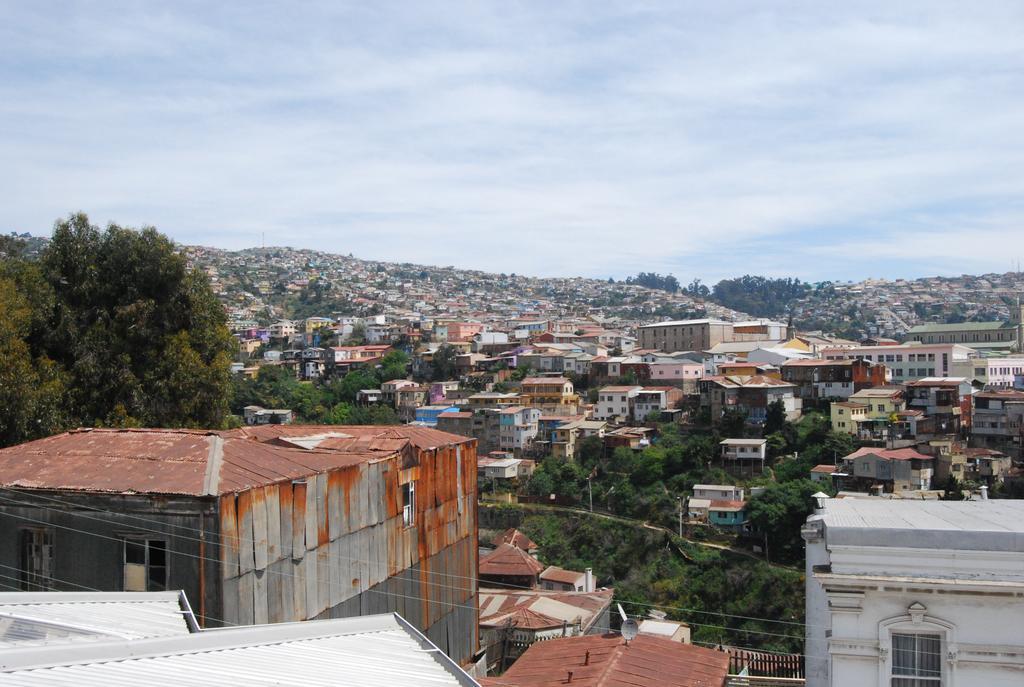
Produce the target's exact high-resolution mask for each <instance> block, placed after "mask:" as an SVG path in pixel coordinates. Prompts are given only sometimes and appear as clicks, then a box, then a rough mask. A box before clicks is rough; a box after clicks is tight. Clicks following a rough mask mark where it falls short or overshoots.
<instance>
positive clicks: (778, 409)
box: [763, 398, 786, 437]
mask: <svg viewBox="0 0 1024 687" xmlns="http://www.w3.org/2000/svg"><path fill="white" fill-rule="evenodd" d="M785 426H786V404H785V403H783V402H782V399H781V398H780V399H776V400H774V401H772V402H771V403H769V404H768V407H767V408H766V409H765V418H764V427H763V430H764V436H766V437H767V436H768V435H769V434H775V433H776V432H781V431H782V429H783V428H784V427H785Z"/></svg>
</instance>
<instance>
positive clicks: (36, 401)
mask: <svg viewBox="0 0 1024 687" xmlns="http://www.w3.org/2000/svg"><path fill="white" fill-rule="evenodd" d="M31 321H32V310H31V307H30V305H29V303H28V302H27V300H26V299H25V297H24V296H23V295H21V294H20V293H19V292H18V287H17V285H16V284H15V282H14V281H13V280H11V279H7V278H3V277H0V360H2V361H3V364H0V408H3V409H4V410H3V412H2V413H0V446H8V445H11V444H17V443H19V442H22V441H27V440H29V439H36V438H39V437H43V436H46V435H48V434H53V433H54V432H56V431H58V430H59V429H60V428H61V427H62V426H63V425H64V423H65V415H64V407H65V406H64V403H63V398H64V394H65V388H64V384H65V382H64V376H63V374H62V373H61V370H60V369H59V368H58V367H57V365H56V364H55V363H54V362H53V361H52V360H50V359H49V358H46V357H40V358H34V357H33V356H32V351H31V350H30V348H29V345H28V343H27V342H26V338H27V336H28V333H29V329H30V326H31Z"/></svg>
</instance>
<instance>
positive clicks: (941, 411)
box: [905, 377, 974, 434]
mask: <svg viewBox="0 0 1024 687" xmlns="http://www.w3.org/2000/svg"><path fill="white" fill-rule="evenodd" d="M973 393H974V389H973V387H972V386H971V383H970V382H968V381H967V380H966V379H964V378H963V377H926V378H924V379H918V380H916V381H913V382H907V384H906V394H905V397H906V400H907V408H908V409H910V410H920V411H922V412H923V413H924V414H925V415H926V416H928V417H929V418H931V420H932V421H933V422H934V423H935V430H934V431H935V432H936V433H938V434H954V433H956V432H958V431H960V428H961V427H963V428H964V429H970V427H971V408H972V405H973V403H972V397H973Z"/></svg>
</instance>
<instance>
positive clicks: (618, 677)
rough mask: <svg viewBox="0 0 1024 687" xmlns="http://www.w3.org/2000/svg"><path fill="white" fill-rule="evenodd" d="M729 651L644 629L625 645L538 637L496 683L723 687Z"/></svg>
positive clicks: (612, 638)
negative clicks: (656, 633) (570, 678)
mask: <svg viewBox="0 0 1024 687" xmlns="http://www.w3.org/2000/svg"><path fill="white" fill-rule="evenodd" d="M728 669H729V655H728V654H726V653H725V652H723V651H717V650H714V649H705V648H703V647H699V646H694V645H692V644H681V643H679V642H674V641H672V640H670V639H665V638H662V637H653V636H650V635H640V636H638V637H637V638H636V639H634V640H633V641H631V642H630V643H629V646H626V643H625V642H624V641H623V639H622V637H621V636H620V635H586V636H583V637H567V638H561V639H551V640H548V641H546V642H535V643H534V644H532V645H531V646H530V648H529V649H527V650H526V652H525V653H524V654H523V655H522V656H521V657H520V658H519V660H517V661H516V662H515V663H513V664H512V667H511V668H509V669H508V670H507V671H506V672H505V674H504V675H502V676H501V677H500V678H485V679H483V680H482V682H481V684H483V685H489V686H491V687H548V686H549V685H550V686H552V687H554V685H564V684H565V682H566V679H567V676H568V674H569V672H570V671H571V672H572V674H573V677H572V683H573V684H574V685H579V687H627V686H629V687H638V686H640V685H651V686H652V687H653V685H658V686H659V687H698V686H700V687H712V686H714V687H720V686H721V685H724V684H725V679H726V676H727V674H728Z"/></svg>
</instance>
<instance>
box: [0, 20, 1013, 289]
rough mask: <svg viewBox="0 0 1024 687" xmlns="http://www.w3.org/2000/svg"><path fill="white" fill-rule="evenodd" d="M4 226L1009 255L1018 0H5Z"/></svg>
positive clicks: (897, 262)
mask: <svg viewBox="0 0 1024 687" xmlns="http://www.w3.org/2000/svg"><path fill="white" fill-rule="evenodd" d="M4 14H5V16H4V21H3V22H0V160H3V162H4V164H3V165H0V231H5V232H6V231H30V232H33V233H46V232H47V231H48V230H49V228H50V227H51V226H52V223H53V221H54V220H55V219H56V218H58V217H61V216H64V215H66V214H67V213H69V212H71V211H76V210H83V211H85V212H87V213H88V214H89V215H90V217H91V218H92V219H93V221H95V222H98V223H106V222H108V221H116V222H118V223H120V224H125V225H129V226H140V225H144V224H151V225H155V226H156V227H158V228H159V229H161V230H162V231H164V232H165V233H167V234H169V235H171V236H172V237H173V238H174V239H176V240H178V241H182V242H186V243H204V244H208V245H217V246H221V247H226V248H241V247H246V246H252V245H259V243H260V241H261V240H262V237H263V236H264V235H265V236H266V242H267V244H268V245H270V244H276V245H293V246H303V247H311V248H319V249H323V250H329V251H334V252H342V253H349V252H352V253H354V254H356V255H357V256H359V257H364V258H371V259H389V260H397V261H409V262H418V263H428V264H441V265H448V264H454V265H459V266H465V267H474V268H480V269H490V270H495V271H505V272H518V273H521V274H536V275H546V276H548V275H552V276H553V275H562V276H570V275H585V276H598V277H607V276H609V275H614V276H616V277H624V276H626V275H628V274H633V273H636V272H637V271H640V270H653V271H658V272H672V273H674V274H676V275H677V276H678V277H679V278H680V279H681V280H685V281H688V280H689V279H691V278H692V277H694V276H699V277H701V278H702V279H703V280H704V281H705V282H709V281H710V282H713V281H716V280H717V279H719V278H722V277H726V276H735V275H740V274H744V273H752V274H769V275H777V276H790V275H792V276H799V277H802V278H804V279H809V280H819V279H859V278H864V277H879V276H888V277H894V276H922V275H929V274H960V273H963V272H983V271H1006V270H1008V269H1010V267H1011V265H1012V264H1013V262H1014V261H1015V260H1016V259H1018V258H1020V259H1024V230H1022V226H1024V224H1022V219H1024V164H1022V163H1024V126H1022V122H1024V40H1021V36H1022V35H1024V4H1022V3H1020V2H972V3H964V2H938V1H929V2H921V3H915V2H899V3H891V2H878V3H870V2H861V3H819V2H803V3H785V2H779V3H764V2H747V3H743V2H734V3H708V2H680V1H678V0H675V1H669V2H643V1H640V2H637V1H633V2H623V3H616V2H610V1H609V2H586V3H584V2H558V3H550V2H494V3H483V2H467V3H459V2H445V3H432V2H427V1H422V2H394V3H391V2H369V3H368V2H352V3H346V2H325V3H321V4H318V3H315V2H307V3H246V4H242V3H208V2H196V3H186V2H170V3H155V2H125V3H119V4H115V3H103V2H88V3H50V2H42V1H40V2H30V3H29V2H11V3H7V5H6V8H5V11H4Z"/></svg>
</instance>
